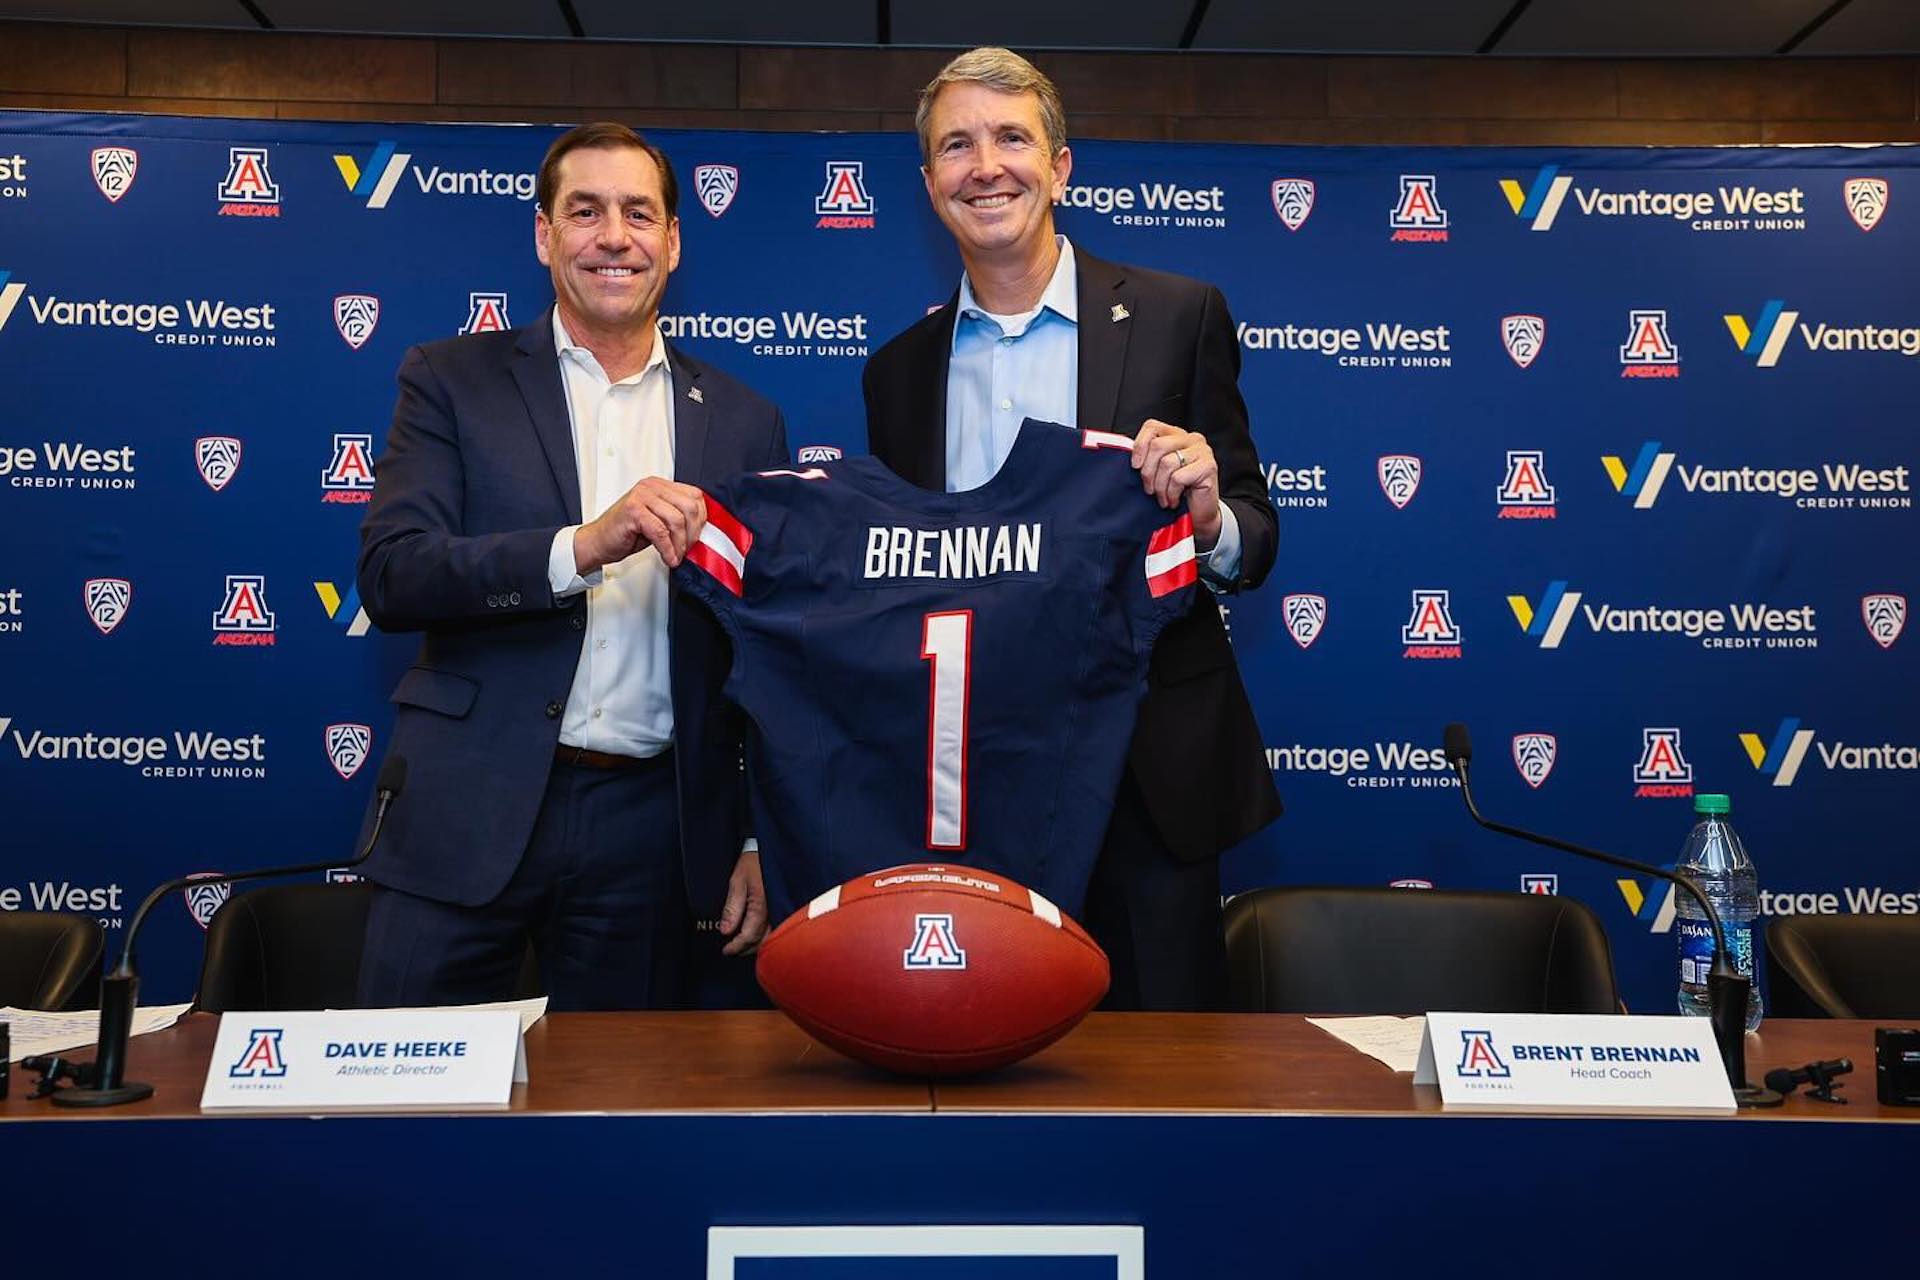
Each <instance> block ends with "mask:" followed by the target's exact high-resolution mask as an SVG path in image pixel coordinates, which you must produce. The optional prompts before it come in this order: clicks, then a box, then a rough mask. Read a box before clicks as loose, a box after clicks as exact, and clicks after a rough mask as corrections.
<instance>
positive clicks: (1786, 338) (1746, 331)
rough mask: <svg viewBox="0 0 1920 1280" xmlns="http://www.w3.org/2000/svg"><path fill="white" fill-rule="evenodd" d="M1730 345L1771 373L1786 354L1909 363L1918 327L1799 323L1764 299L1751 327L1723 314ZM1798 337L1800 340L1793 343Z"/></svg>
mask: <svg viewBox="0 0 1920 1280" xmlns="http://www.w3.org/2000/svg"><path fill="white" fill-rule="evenodd" d="M1721 319H1722V320H1724V321H1725V322H1726V326H1727V332H1728V333H1729V334H1731V335H1732V336H1733V345H1734V346H1736V347H1738V348H1739V349H1740V354H1741V355H1743V356H1747V357H1749V358H1750V359H1752V361H1753V362H1754V365H1755V367H1757V368H1761V369H1771V368H1774V367H1775V366H1776V365H1778V364H1779V363H1780V357H1781V356H1782V355H1783V354H1784V353H1785V352H1787V351H1789V350H1805V351H1809V352H1814V353H1818V354H1829V353H1832V354H1840V353H1857V352H1879V353H1883V354H1887V355H1899V356H1906V357H1908V358H1912V357H1914V356H1920V326H1915V325H1884V324H1853V325H1841V324H1828V323H1826V322H1825V321H1821V322H1819V323H1815V324H1806V323H1803V322H1802V321H1801V319H1800V313H1799V312H1798V311H1789V310H1787V304H1786V303H1785V302H1784V301H1783V300H1782V299H1779V298H1769V299H1768V300H1767V302H1766V304H1765V305H1764V306H1762V307H1761V308H1760V313H1759V315H1758V316H1756V317H1755V318H1754V320H1753V321H1752V323H1748V321H1747V318H1746V317H1745V316H1744V315H1737V314H1734V313H1732V312H1728V313H1726V314H1725V315H1723V316H1722V317H1721ZM1795 338H1798V339H1799V341H1798V342H1795V341H1793V340H1794V339H1795Z"/></svg>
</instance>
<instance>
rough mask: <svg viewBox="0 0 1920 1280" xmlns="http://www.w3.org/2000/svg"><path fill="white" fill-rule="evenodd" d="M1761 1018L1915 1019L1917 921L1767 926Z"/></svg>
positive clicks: (1793, 920)
mask: <svg viewBox="0 0 1920 1280" xmlns="http://www.w3.org/2000/svg"><path fill="white" fill-rule="evenodd" d="M1767 960H1768V963H1769V966H1770V968H1771V971H1772V972H1771V976H1770V979H1769V981H1768V985H1767V991H1768V995H1769V996H1770V997H1771V998H1770V1000H1769V1001H1768V1007H1767V1012H1768V1013H1769V1014H1772V1015H1774V1016H1775V1017H1781V1018H1920V916H1882V915H1849V916H1837V915H1836V916H1784V917H1781V918H1779V919H1775V920H1769V921H1767Z"/></svg>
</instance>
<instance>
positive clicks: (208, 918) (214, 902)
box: [180, 871, 233, 929]
mask: <svg viewBox="0 0 1920 1280" xmlns="http://www.w3.org/2000/svg"><path fill="white" fill-rule="evenodd" d="M219 874H220V873H219V872H218V871H196V872H194V873H193V874H192V875H191V876H188V877H187V878H188V879H189V880H192V881H194V883H193V884H189V885H188V886H187V887H186V888H184V889H182V890H181V891H180V896H181V897H182V898H184V899H185V900H186V903H187V914H188V915H190V916H192V917H193V922H194V923H195V924H197V925H199V926H200V927H201V928H202V929H204V928H206V927H207V925H208V924H210V923H212V921H213V913H214V912H216V911H218V910H219V909H220V907H221V904H223V903H225V902H226V900H227V899H228V898H231V897H232V896H233V881H231V880H216V879H211V878H210V877H213V876H218V875H219Z"/></svg>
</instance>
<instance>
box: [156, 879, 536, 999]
mask: <svg viewBox="0 0 1920 1280" xmlns="http://www.w3.org/2000/svg"><path fill="white" fill-rule="evenodd" d="M372 899H373V891H372V888H371V886H369V885H366V884H364V883H356V884H277V885H271V886H269V887H267V888H265V889H255V890H253V891H252V892H250V893H236V894H234V895H233V897H231V898H229V899H228V900H227V902H226V903H225V905H223V906H222V907H221V908H220V909H219V910H218V911H216V912H214V915H213V920H212V922H211V923H209V924H208V925H207V950H206V955H205V958H204V959H203V960H202V961H201V964H200V993H199V995H198V996H196V997H195V998H194V1002H193V1005H194V1008H195V1009H198V1010H200V1011H202V1012H206V1013H224V1012H226V1011H227V1010H228V1009H247V1010H269V1009H272V1010H289V1009H293V1010H297V1009H352V1008H354V1007H356V1006H357V1004H358V1001H359V985H360V951H361V947H362V946H363V945H364V943H365V942H366V937H367V908H368V907H369V906H370V905H371V904H372ZM539 994H540V973H539V966H538V964H537V962H536V961H535V958H534V954H533V950H532V948H531V947H529V948H528V950H527V957H526V961H525V963H524V964H523V965H522V966H521V970H520V978H519V981H518V983H517V984H516V990H515V992H514V998H515V999H525V998H527V997H530V996H536V995H539Z"/></svg>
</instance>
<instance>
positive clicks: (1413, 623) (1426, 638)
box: [1400, 588, 1461, 658]
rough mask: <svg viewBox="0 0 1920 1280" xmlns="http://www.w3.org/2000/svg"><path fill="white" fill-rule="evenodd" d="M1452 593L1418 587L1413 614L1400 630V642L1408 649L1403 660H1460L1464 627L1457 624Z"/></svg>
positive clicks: (1403, 654)
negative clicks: (1461, 631)
mask: <svg viewBox="0 0 1920 1280" xmlns="http://www.w3.org/2000/svg"><path fill="white" fill-rule="evenodd" d="M1452 594H1453V593H1452V592H1451V591H1449V590H1444V589H1431V588H1416V589H1415V590H1414V593H1413V613H1412V615H1411V616H1410V617H1409V618H1408V619H1407V625H1406V626H1404V627H1402V628H1400V642H1401V643H1402V644H1404V645H1406V646H1407V649H1406V652H1404V653H1402V654H1401V655H1400V656H1401V657H1403V658H1458V657H1460V656H1461V655H1460V628H1459V627H1457V626H1455V625H1454V621H1453V606H1452V604H1451V603H1450V600H1451V597H1452Z"/></svg>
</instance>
